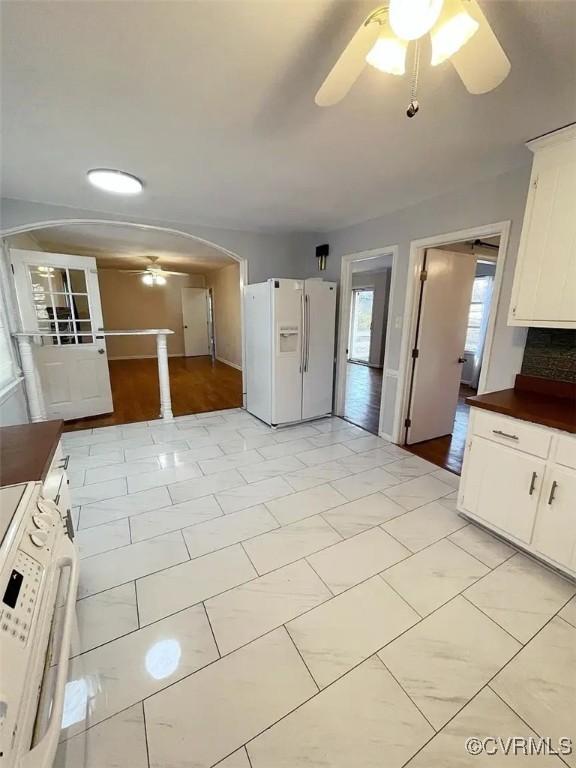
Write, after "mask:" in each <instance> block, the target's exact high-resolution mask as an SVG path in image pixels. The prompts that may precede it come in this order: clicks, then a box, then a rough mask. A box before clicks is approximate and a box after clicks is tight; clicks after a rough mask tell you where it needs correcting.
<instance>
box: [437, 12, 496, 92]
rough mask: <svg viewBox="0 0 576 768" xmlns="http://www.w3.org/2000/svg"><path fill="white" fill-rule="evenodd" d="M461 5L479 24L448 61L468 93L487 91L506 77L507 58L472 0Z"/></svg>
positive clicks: (484, 17)
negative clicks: (475, 30) (470, 36)
mask: <svg viewBox="0 0 576 768" xmlns="http://www.w3.org/2000/svg"><path fill="white" fill-rule="evenodd" d="M465 8H466V11H467V12H468V13H469V14H470V16H472V17H473V18H474V19H476V21H477V22H478V23H479V24H480V27H479V29H478V31H477V32H476V34H475V35H474V36H473V37H472V38H471V40H469V41H468V42H467V43H466V45H464V46H463V47H462V48H460V50H459V51H457V52H456V53H455V54H454V55H453V56H452V57H451V58H450V61H451V62H452V64H453V65H454V69H455V70H456V72H458V74H459V75H460V78H461V79H462V82H463V83H464V85H465V86H466V90H467V91H468V92H469V93H473V94H479V93H488V91H492V90H494V88H496V87H497V86H499V85H500V83H502V82H503V81H504V80H505V79H506V77H507V76H508V73H509V72H510V68H511V64H510V60H509V59H508V56H506V54H505V53H504V50H503V48H502V46H501V45H500V43H499V42H498V38H497V37H496V35H495V34H494V32H493V31H492V28H491V27H490V24H489V23H488V21H487V19H486V16H484V14H483V13H482V9H481V8H480V6H479V5H478V3H477V2H476V0H466V3H465Z"/></svg>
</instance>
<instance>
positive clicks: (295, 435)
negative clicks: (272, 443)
mask: <svg viewBox="0 0 576 768" xmlns="http://www.w3.org/2000/svg"><path fill="white" fill-rule="evenodd" d="M273 434H274V439H275V440H276V442H277V443H291V442H293V441H294V440H302V439H303V438H305V437H306V438H312V437H319V436H320V432H318V430H317V429H316V428H315V427H314V426H309V425H307V424H302V425H297V426H294V427H281V428H280V429H277V430H276V431H275V432H274V433H273ZM311 445H314V443H311Z"/></svg>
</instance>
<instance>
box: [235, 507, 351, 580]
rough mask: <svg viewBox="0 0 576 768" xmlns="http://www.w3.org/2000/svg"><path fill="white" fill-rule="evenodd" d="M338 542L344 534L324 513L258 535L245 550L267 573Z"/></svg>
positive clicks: (253, 561)
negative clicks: (329, 523) (333, 526)
mask: <svg viewBox="0 0 576 768" xmlns="http://www.w3.org/2000/svg"><path fill="white" fill-rule="evenodd" d="M338 541H341V537H340V536H339V535H338V534H337V533H336V531H335V530H334V529H333V528H332V527H331V526H330V525H328V523H327V522H326V521H325V520H323V519H322V517H320V515H314V516H313V517H308V518H306V519H304V520H299V521H298V522H296V523H292V524H291V525H287V526H284V527H283V528H279V529H278V530H275V531H270V532H269V533H264V534H262V535H260V536H256V537H255V538H253V539H250V540H249V541H246V542H245V543H244V549H245V550H246V553H247V554H248V557H249V558H250V560H251V561H252V563H253V564H254V567H255V568H256V570H257V571H258V573H260V574H263V573H268V571H272V570H273V569H274V568H280V567H281V566H283V565H287V564H288V563H292V562H294V561H295V560H299V559H300V558H302V557H306V555H311V554H312V553H313V552H317V551H318V550H319V549H324V547H329V546H330V545H331V544H335V543H336V542H338Z"/></svg>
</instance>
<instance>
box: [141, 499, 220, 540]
mask: <svg viewBox="0 0 576 768" xmlns="http://www.w3.org/2000/svg"><path fill="white" fill-rule="evenodd" d="M221 515H222V510H221V509H220V506H219V504H218V502H217V501H216V499H215V498H214V496H203V497H202V498H201V499H194V500H192V501H183V502H181V503H180V504H172V506H170V507H162V508H161V509H153V510H151V511H150V512H143V513H141V514H139V515H134V517H131V518H130V528H131V531H132V541H133V542H137V541H143V540H144V539H151V538H152V537H153V536H159V535H160V534H162V533H168V532H169V531H177V530H179V529H180V528H186V527H188V526H190V525H197V524H198V523H203V522H205V521H206V520H211V519H212V518H214V517H220V516H221Z"/></svg>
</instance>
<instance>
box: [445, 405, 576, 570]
mask: <svg viewBox="0 0 576 768" xmlns="http://www.w3.org/2000/svg"><path fill="white" fill-rule="evenodd" d="M458 509H459V510H460V511H461V512H463V513H464V514H465V515H467V516H469V517H470V518H471V519H473V520H477V521H478V522H479V523H480V524H482V525H484V526H486V527H487V528H491V529H493V530H494V532H495V533H497V534H499V535H500V536H503V537H504V538H508V539H510V541H512V543H516V544H517V545H518V546H520V547H522V548H524V549H526V550H527V551H528V552H530V553H532V554H533V555H535V556H537V557H540V558H542V559H543V560H546V561H547V562H549V563H550V564H551V565H554V566H555V567H557V568H560V569H561V570H564V571H566V572H567V573H568V574H569V575H571V576H573V577H576V437H573V436H572V435H570V434H568V433H566V432H560V431H558V430H553V429H547V428H546V427H541V426H539V425H536V424H531V423H529V422H525V421H520V420H518V419H513V418H511V417H508V416H500V415H497V414H494V413H488V412H485V411H481V410H479V409H477V408H472V409H471V413H470V425H469V434H468V437H467V440H466V453H465V457H464V466H463V471H462V478H461V482H460V489H459V494H458Z"/></svg>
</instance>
